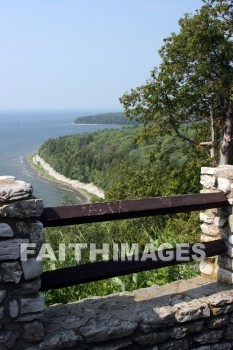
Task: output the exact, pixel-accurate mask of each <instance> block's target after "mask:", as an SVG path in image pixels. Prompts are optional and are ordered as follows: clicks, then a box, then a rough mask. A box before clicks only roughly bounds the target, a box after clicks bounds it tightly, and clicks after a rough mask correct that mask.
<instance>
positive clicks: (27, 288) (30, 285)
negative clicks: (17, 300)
mask: <svg viewBox="0 0 233 350" xmlns="http://www.w3.org/2000/svg"><path fill="white" fill-rule="evenodd" d="M19 287H20V288H21V291H20V293H22V294H23V295H28V294H33V293H35V292H37V291H38V290H39V289H40V287H41V279H40V278H35V279H34V280H32V281H28V282H22V283H20V286H19Z"/></svg>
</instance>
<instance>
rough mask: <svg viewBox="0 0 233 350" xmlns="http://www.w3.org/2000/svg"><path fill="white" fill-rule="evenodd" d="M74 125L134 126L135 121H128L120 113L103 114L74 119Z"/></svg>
mask: <svg viewBox="0 0 233 350" xmlns="http://www.w3.org/2000/svg"><path fill="white" fill-rule="evenodd" d="M74 122H75V124H115V125H135V124H137V122H136V121H135V120H129V119H128V118H126V116H125V114H124V113H122V112H118V113H103V114H96V115H88V116H85V117H78V118H76V119H75V121H74Z"/></svg>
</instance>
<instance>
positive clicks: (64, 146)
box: [40, 128, 206, 304]
mask: <svg viewBox="0 0 233 350" xmlns="http://www.w3.org/2000/svg"><path fill="white" fill-rule="evenodd" d="M142 132H143V128H123V129H121V130H108V131H100V132H97V133H93V134H84V135H72V136H66V137H62V138H58V139H55V140H49V141H47V142H46V143H44V144H43V145H42V147H41V149H40V155H41V156H42V157H44V158H45V159H46V161H48V162H49V163H50V164H51V165H52V166H54V165H56V164H57V167H58V168H57V170H58V169H59V171H60V172H61V173H63V174H64V175H67V176H71V174H75V178H77V179H79V180H80V178H79V177H78V174H79V173H80V172H81V171H85V169H86V167H87V166H90V164H93V165H92V166H91V167H89V169H90V170H89V173H88V177H87V180H88V181H90V180H91V179H94V180H95V183H97V184H102V186H103V188H104V189H105V194H106V199H107V200H116V199H129V198H142V197H149V196H164V195H175V194H182V193H197V192H199V189H200V188H199V174H200V166H201V165H203V163H204V159H205V153H204V152H203V150H202V149H194V148H193V147H191V146H189V145H187V147H186V149H185V152H184V148H183V145H182V141H181V140H180V139H178V138H177V137H175V135H167V136H157V137H156V138H155V139H154V140H153V141H154V143H153V144H148V143H146V142H145V141H143V140H142V137H141V133H142ZM191 133H192V134H194V133H195V130H192V131H191ZM116 144H117V146H116ZM74 154H76V155H77V154H79V156H80V159H77V158H76V157H74ZM87 160H88V162H89V163H88V164H87ZM67 164H70V166H69V167H68V169H69V173H66V171H67ZM97 164H99V168H96V167H97ZM205 164H206V163H205ZM78 167H80V168H79V173H77V174H76V169H77V168H78ZM97 173H98V174H99V176H96V174H97ZM100 180H101V181H100ZM65 201H66V204H67V203H68V202H67V201H68V199H67V198H65ZM95 201H96V199H95ZM198 240H199V219H198V215H197V214H196V213H191V214H177V215H173V216H172V215H170V216H158V217H150V218H141V219H131V220H123V221H113V222H106V223H98V224H97V223H96V224H88V225H79V226H72V227H65V228H54V229H47V231H46V241H47V242H49V243H51V245H52V247H53V249H54V251H55V254H56V256H57V254H58V242H63V243H67V244H69V243H87V244H89V243H98V244H99V246H98V247H99V248H101V247H102V243H109V244H110V247H111V246H112V244H113V243H118V244H120V243H128V244H132V243H138V244H139V245H140V251H141V252H143V249H144V247H145V244H146V243H153V244H154V245H155V246H158V245H160V244H161V243H164V242H166V243H170V244H172V245H173V246H174V245H175V244H176V243H184V242H186V243H187V242H190V243H192V242H195V241H198ZM110 257H111V256H110ZM88 262H89V251H88V250H86V251H85V250H84V251H83V256H82V261H80V262H78V264H81V263H88ZM76 264H77V262H76V261H75V259H74V253H73V252H72V250H68V251H67V258H66V260H65V261H60V262H59V261H57V262H52V263H51V262H48V261H47V262H46V263H45V269H46V270H51V269H55V268H61V267H66V266H73V265H76ZM196 274H197V264H195V263H191V264H184V265H177V266H173V267H167V268H163V269H159V270H155V271H146V272H142V273H137V274H133V275H129V276H124V277H116V278H113V279H109V280H105V281H99V282H94V283H87V284H84V285H81V286H75V287H70V288H65V289H58V290H55V291H48V292H46V297H47V299H46V300H47V303H48V304H52V303H57V302H63V303H65V302H69V301H75V300H79V299H82V298H85V297H90V296H92V295H107V294H109V293H115V292H121V291H124V290H133V289H136V288H142V287H147V286H150V285H153V284H165V283H168V282H171V281H173V280H175V279H182V278H189V277H193V276H195V275H196Z"/></svg>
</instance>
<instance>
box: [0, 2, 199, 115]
mask: <svg viewBox="0 0 233 350" xmlns="http://www.w3.org/2000/svg"><path fill="white" fill-rule="evenodd" d="M202 4H203V3H202V1H201V0H194V1H191V0H0V110H78V109H89V110H90V109H93V110H95V109H98V110H101V109H102V110H109V111H119V110H122V106H121V105H120V102H119V98H120V97H121V96H122V95H123V94H124V93H125V92H126V91H130V90H131V88H135V87H137V86H140V85H142V84H143V83H145V81H146V80H147V79H148V78H149V77H150V71H151V70H152V69H153V67H155V66H158V65H159V63H160V57H159V54H158V50H159V48H160V47H161V46H162V44H163V39H164V38H165V37H168V36H169V35H170V33H171V32H176V33H177V32H178V31H179V25H178V20H179V18H181V17H182V16H183V14H184V13H194V12H195V10H196V9H198V8H200V7H201V6H202Z"/></svg>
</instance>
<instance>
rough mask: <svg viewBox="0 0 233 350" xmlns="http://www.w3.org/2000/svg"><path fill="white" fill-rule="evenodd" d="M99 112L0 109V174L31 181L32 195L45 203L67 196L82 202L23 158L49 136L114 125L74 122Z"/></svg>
mask: <svg viewBox="0 0 233 350" xmlns="http://www.w3.org/2000/svg"><path fill="white" fill-rule="evenodd" d="M100 112H101V111H96V112H93V111H87V110H86V111H72V112H71V111H68V112H66V111H63V112H61V111H59V112H55V111H53V112H50V111H49V112H28V111H27V112H3V111H2V112H0V145H1V152H0V175H13V176H16V177H17V178H18V179H20V180H24V181H26V182H30V183H31V184H32V185H33V190H34V191H33V193H34V195H35V196H36V197H39V198H41V199H43V200H44V204H45V206H59V205H61V204H62V203H63V202H64V198H65V197H67V196H69V198H70V199H72V201H75V203H77V204H79V203H81V199H80V198H79V197H78V196H77V195H76V194H75V193H73V192H72V191H69V190H66V189H64V188H61V187H59V186H57V185H55V184H53V183H52V182H49V181H46V180H44V179H42V178H40V177H39V176H37V174H36V172H35V171H33V170H32V169H31V168H30V167H29V166H28V164H27V162H26V161H25V158H26V156H27V155H28V154H30V153H33V152H36V151H37V150H38V149H39V146H40V145H41V144H42V143H43V142H44V141H46V140H48V139H49V138H55V137H59V136H64V135H71V134H81V133H85V132H94V131H97V130H103V129H107V128H112V127H114V126H106V125H105V126H104V125H74V124H73V121H74V119H75V118H76V117H79V116H84V115H90V114H97V113H100ZM115 127H116V126H115Z"/></svg>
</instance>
